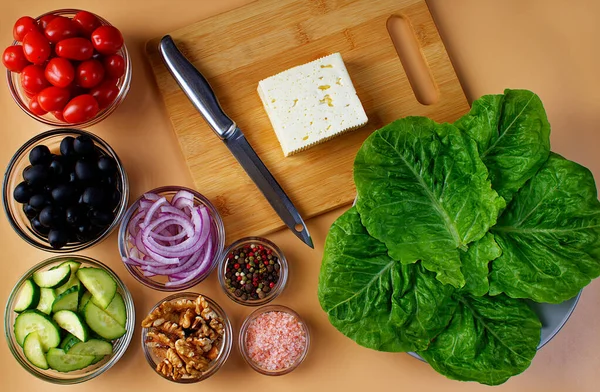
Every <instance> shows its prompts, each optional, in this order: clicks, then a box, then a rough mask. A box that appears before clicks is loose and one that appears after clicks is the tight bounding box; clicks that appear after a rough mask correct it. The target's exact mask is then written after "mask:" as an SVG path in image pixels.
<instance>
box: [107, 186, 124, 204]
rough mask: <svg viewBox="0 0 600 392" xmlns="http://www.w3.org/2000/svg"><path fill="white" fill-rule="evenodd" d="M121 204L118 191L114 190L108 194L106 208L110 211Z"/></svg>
mask: <svg viewBox="0 0 600 392" xmlns="http://www.w3.org/2000/svg"><path fill="white" fill-rule="evenodd" d="M120 202H121V192H119V190H118V189H115V190H114V191H112V193H111V194H110V199H109V200H108V203H107V207H109V208H110V209H114V208H115V207H116V206H118V205H119V203H120Z"/></svg>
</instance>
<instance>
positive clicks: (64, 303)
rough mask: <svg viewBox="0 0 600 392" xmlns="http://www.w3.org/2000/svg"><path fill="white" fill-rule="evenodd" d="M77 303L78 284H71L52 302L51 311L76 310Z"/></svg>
mask: <svg viewBox="0 0 600 392" xmlns="http://www.w3.org/2000/svg"><path fill="white" fill-rule="evenodd" d="M77 305H79V286H73V287H71V288H70V289H67V290H66V291H65V292H64V293H62V294H60V295H59V296H58V297H56V299H55V300H54V302H53V303H52V313H56V312H58V311H61V310H71V311H73V312H76V311H77Z"/></svg>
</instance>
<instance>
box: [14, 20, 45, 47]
mask: <svg viewBox="0 0 600 392" xmlns="http://www.w3.org/2000/svg"><path fill="white" fill-rule="evenodd" d="M30 31H37V32H39V30H38V26H37V23H36V22H35V19H33V18H32V17H31V16H22V17H20V18H19V19H17V21H16V22H15V26H14V27H13V37H15V39H16V40H17V41H23V39H24V38H25V36H26V35H27V33H29V32H30Z"/></svg>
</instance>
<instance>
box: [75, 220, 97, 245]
mask: <svg viewBox="0 0 600 392" xmlns="http://www.w3.org/2000/svg"><path fill="white" fill-rule="evenodd" d="M96 233H97V230H96V229H95V228H94V227H93V226H92V225H91V224H89V223H87V224H82V225H79V226H77V230H76V231H75V236H76V238H77V239H78V240H79V241H81V242H85V241H88V240H89V239H91V238H92V237H93V236H94V235H95V234H96Z"/></svg>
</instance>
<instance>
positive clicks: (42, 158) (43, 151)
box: [29, 145, 52, 165]
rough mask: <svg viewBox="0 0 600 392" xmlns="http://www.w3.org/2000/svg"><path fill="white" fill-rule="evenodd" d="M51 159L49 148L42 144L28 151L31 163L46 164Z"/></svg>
mask: <svg viewBox="0 0 600 392" xmlns="http://www.w3.org/2000/svg"><path fill="white" fill-rule="evenodd" d="M51 160H52V153H50V149H49V148H48V147H46V146H44V145H40V146H35V147H33V148H32V149H31V151H30V152H29V162H31V164H32V165H47V164H49V163H50V161H51Z"/></svg>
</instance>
